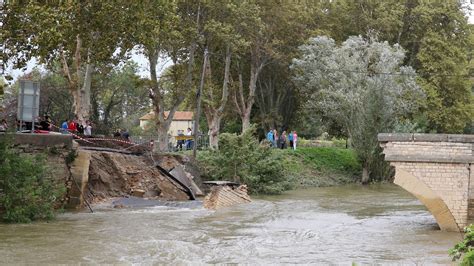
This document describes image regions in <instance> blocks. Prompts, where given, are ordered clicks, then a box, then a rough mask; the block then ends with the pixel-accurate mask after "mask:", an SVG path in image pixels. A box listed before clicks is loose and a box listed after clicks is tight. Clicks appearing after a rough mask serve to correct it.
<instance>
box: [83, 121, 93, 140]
mask: <svg viewBox="0 0 474 266" xmlns="http://www.w3.org/2000/svg"><path fill="white" fill-rule="evenodd" d="M84 136H86V137H91V136H92V125H91V121H89V120H87V121H86V126H85V127H84Z"/></svg>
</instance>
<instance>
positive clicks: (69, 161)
mask: <svg viewBox="0 0 474 266" xmlns="http://www.w3.org/2000/svg"><path fill="white" fill-rule="evenodd" d="M76 158H77V152H76V151H75V150H73V149H71V150H70V151H69V153H68V154H67V155H66V158H65V159H64V160H65V163H66V165H68V166H70V165H71V164H72V162H74V160H76Z"/></svg>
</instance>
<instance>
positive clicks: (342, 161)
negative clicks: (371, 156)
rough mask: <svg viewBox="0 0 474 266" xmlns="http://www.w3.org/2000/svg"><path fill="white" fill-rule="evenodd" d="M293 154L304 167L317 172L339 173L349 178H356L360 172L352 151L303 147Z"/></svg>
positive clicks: (359, 166)
mask: <svg viewBox="0 0 474 266" xmlns="http://www.w3.org/2000/svg"><path fill="white" fill-rule="evenodd" d="M293 154H294V156H297V157H300V158H302V159H303V162H304V164H305V165H307V166H310V167H312V168H314V169H317V170H322V171H330V172H339V173H344V174H347V175H351V176H357V175H359V174H360V171H361V165H360V163H359V162H358V161H357V156H356V154H355V152H354V150H352V149H343V148H332V147H320V148H306V147H305V148H298V149H297V150H296V152H294V153H293Z"/></svg>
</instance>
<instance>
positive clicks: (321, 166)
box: [274, 147, 362, 187]
mask: <svg viewBox="0 0 474 266" xmlns="http://www.w3.org/2000/svg"><path fill="white" fill-rule="evenodd" d="M274 153H275V154H276V155H277V156H279V157H280V156H281V158H283V163H284V165H285V175H287V176H288V178H290V179H293V182H294V183H295V185H296V186H297V187H310V186H334V185H338V184H345V183H352V182H356V181H357V180H358V179H359V178H358V176H359V175H360V172H361V171H362V170H361V166H360V164H359V162H358V161H357V157H356V155H355V153H354V152H353V150H351V149H344V148H336V147H302V148H298V149H297V150H296V151H293V150H290V149H288V150H275V151H274Z"/></svg>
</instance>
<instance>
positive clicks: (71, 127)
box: [67, 119, 77, 133]
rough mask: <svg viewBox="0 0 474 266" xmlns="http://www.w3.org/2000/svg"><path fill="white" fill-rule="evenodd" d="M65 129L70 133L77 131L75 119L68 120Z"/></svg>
mask: <svg viewBox="0 0 474 266" xmlns="http://www.w3.org/2000/svg"><path fill="white" fill-rule="evenodd" d="M67 129H68V130H69V132H71V133H77V127H76V120H75V119H74V120H69V125H68V126H67Z"/></svg>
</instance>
